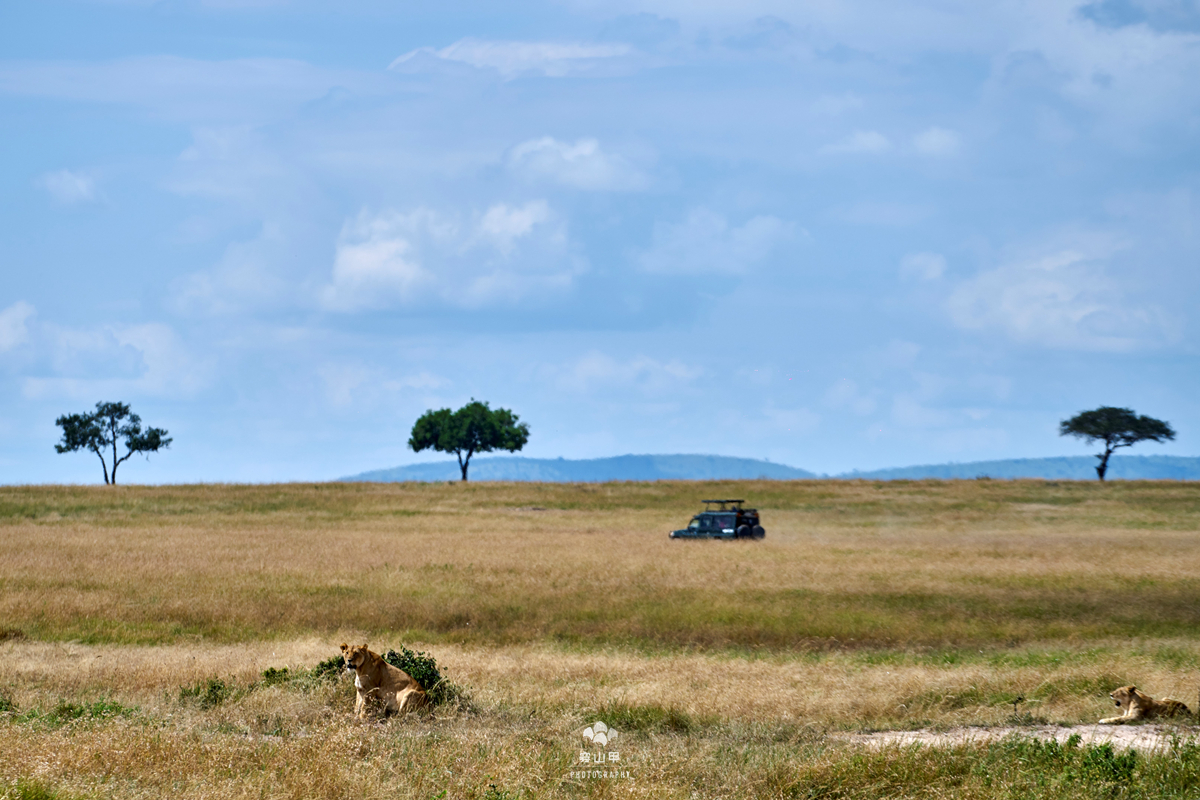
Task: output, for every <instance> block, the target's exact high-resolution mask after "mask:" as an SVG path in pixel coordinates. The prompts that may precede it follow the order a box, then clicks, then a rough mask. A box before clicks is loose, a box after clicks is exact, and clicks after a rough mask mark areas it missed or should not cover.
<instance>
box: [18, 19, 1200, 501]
mask: <svg viewBox="0 0 1200 800" xmlns="http://www.w3.org/2000/svg"><path fill="white" fill-rule="evenodd" d="M331 9H336V10H331ZM1196 75H1200V6H1198V5H1197V3H1196V2H1195V0H1099V1H1098V2H1090V3H1080V2H1078V0H1071V1H1069V2H1066V1H1063V0H1028V1H1026V0H997V1H996V2H976V1H971V2H957V1H956V0H927V1H921V2H907V3H895V2H892V1H891V0H839V1H837V2H834V1H833V0H821V1H818V2H805V3H800V2H774V1H773V0H741V1H740V2H736V3H734V2H722V1H721V0H689V2H682V0H615V1H612V0H610V2H604V3H600V2H594V1H593V0H559V1H558V2H549V1H548V2H540V3H539V2H529V3H521V4H513V3H495V2H488V3H484V2H478V3H470V2H464V3H445V2H442V3H422V2H412V3H403V4H400V3H384V2H369V1H368V0H343V2H340V3H337V4H334V3H317V2H305V1H304V0H296V1H295V2H289V1H288V0H164V1H163V2H153V1H152V0H128V1H126V2H122V0H106V1H101V0H97V1H96V2H58V1H57V0H45V1H44V2H37V3H5V4H3V5H2V6H0V213H2V214H3V218H4V220H5V224H4V225H3V226H0V274H2V275H3V281H2V282H0V483H29V482H81V483H82V482H98V481H100V480H101V475H100V469H99V464H97V463H96V459H95V457H94V456H90V455H85V454H72V455H58V454H56V453H55V452H54V447H53V446H54V443H55V442H56V441H58V438H59V431H58V429H57V428H56V427H55V425H54V420H55V418H56V417H58V416H59V415H60V414H63V413H67V412H74V411H84V410H87V409H89V408H91V407H92V406H93V405H94V404H95V403H96V402H97V401H100V400H123V401H125V402H128V403H130V404H131V405H132V406H133V408H134V410H135V411H137V412H139V413H140V414H141V416H142V417H143V420H144V421H145V422H146V423H148V424H151V425H156V426H159V427H165V428H167V429H169V430H170V432H171V434H172V436H173V437H174V439H175V442H174V444H173V445H172V447H171V449H170V450H169V451H166V452H164V453H161V454H158V455H155V456H153V457H152V458H151V461H150V463H149V464H147V463H145V462H144V461H142V460H140V459H134V460H132V461H130V462H128V463H127V464H125V465H123V466H122V468H121V473H120V475H119V477H120V479H122V480H123V481H127V482H180V481H274V480H309V479H315V480H320V479H328V478H335V477H338V476H341V475H346V474H350V473H355V472H360V471H363V470H367V469H376V468H382V467H390V466H395V465H398V464H403V463H411V462H415V461H424V460H431V459H437V458H441V456H438V455H436V454H434V455H429V454H419V455H418V454H414V453H412V452H411V451H408V450H406V447H405V442H406V440H407V438H408V433H409V430H410V429H411V426H412V423H413V421H414V420H415V419H416V418H417V416H419V415H420V414H421V413H422V412H423V411H425V410H426V409H429V408H440V407H445V406H449V407H458V406H459V405H461V404H463V403H465V402H467V401H468V400H469V399H470V398H472V397H475V398H479V399H486V400H488V401H490V402H491V403H492V405H493V406H497V405H498V406H503V407H506V408H511V409H513V410H514V411H515V412H516V413H518V414H519V415H520V416H521V419H522V420H524V421H527V422H528V423H529V425H530V428H531V431H532V433H531V437H530V442H529V445H528V446H527V447H526V449H525V451H524V454H525V455H529V456H534V457H558V456H564V457H567V458H591V457H601V456H609V455H619V454H624V453H716V454H723V455H732V456H743V457H751V458H769V459H771V460H773V461H779V462H784V463H787V464H791V465H794V466H798V467H803V468H806V469H810V470H814V471H817V472H827V473H836V472H841V471H845V470H850V469H854V468H859V469H872V468H879V467H887V466H899V465H907V464H918V463H934V462H942V461H971V460H980V459H996V458H1015V457H1037V456H1047V455H1076V454H1085V453H1088V452H1090V450H1089V449H1088V448H1087V447H1085V446H1084V445H1082V443H1079V442H1077V441H1076V440H1073V439H1060V438H1059V437H1058V436H1057V426H1058V422H1059V421H1060V420H1062V419H1064V418H1066V417H1068V416H1070V415H1072V414H1074V413H1076V412H1078V411H1082V410H1085V409H1088V408H1093V407H1096V406H1098V405H1119V406H1129V407H1132V408H1134V409H1135V410H1137V411H1138V412H1140V413H1144V414H1149V415H1151V416H1155V417H1159V418H1161V419H1166V420H1168V421H1170V422H1171V423H1172V424H1173V425H1174V426H1175V428H1176V429H1177V431H1178V432H1179V436H1178V439H1177V441H1176V442H1174V443H1171V444H1168V445H1165V446H1160V445H1153V444H1151V445H1143V446H1140V447H1138V448H1135V449H1134V450H1133V452H1134V453H1138V452H1142V453H1164V454H1184V455H1193V454H1196V453H1200V448H1197V447H1196V445H1195V444H1194V437H1195V436H1196V435H1197V434H1198V432H1200V424H1198V423H1200V399H1198V398H1200V391H1198V390H1200V371H1198V370H1197V369H1196V353H1197V345H1198V344H1200V339H1198V334H1197V331H1196V327H1195V324H1194V318H1195V314H1194V309H1195V308H1196V303H1197V300H1198V299H1200V271H1198V270H1197V256H1198V255H1200V196H1198V195H1197V190H1198V188H1200V159H1198V155H1200V147H1198V145H1197V143H1198V142H1200V82H1197V81H1196V80H1195V76H1196Z"/></svg>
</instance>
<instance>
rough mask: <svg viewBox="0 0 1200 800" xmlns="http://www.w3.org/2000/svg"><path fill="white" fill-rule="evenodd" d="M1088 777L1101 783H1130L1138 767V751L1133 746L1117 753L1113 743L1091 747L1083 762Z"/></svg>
mask: <svg viewBox="0 0 1200 800" xmlns="http://www.w3.org/2000/svg"><path fill="white" fill-rule="evenodd" d="M1081 766H1082V768H1083V772H1084V774H1085V775H1087V776H1088V777H1090V778H1092V779H1093V780H1095V781H1099V782H1101V783H1129V781H1130V780H1131V779H1132V778H1133V771H1134V769H1135V768H1136V767H1137V752H1136V751H1134V750H1133V749H1132V748H1130V749H1129V750H1126V751H1125V752H1124V753H1122V754H1120V755H1117V754H1116V753H1115V752H1114V751H1113V747H1112V745H1111V744H1108V743H1107V742H1105V743H1104V744H1102V745H1100V746H1099V747H1089V748H1088V749H1087V750H1086V751H1085V752H1084V754H1083V762H1082V764H1081Z"/></svg>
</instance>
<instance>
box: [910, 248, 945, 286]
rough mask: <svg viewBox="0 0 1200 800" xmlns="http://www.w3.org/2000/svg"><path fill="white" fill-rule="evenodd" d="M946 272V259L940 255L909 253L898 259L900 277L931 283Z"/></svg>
mask: <svg viewBox="0 0 1200 800" xmlns="http://www.w3.org/2000/svg"><path fill="white" fill-rule="evenodd" d="M945 272H946V257H945V256H943V255H941V254H940V253H909V254H908V255H906V256H905V257H904V258H902V259H900V277H901V278H905V279H906V280H921V281H933V280H937V279H938V278H940V277H942V275H943V274H944V273H945Z"/></svg>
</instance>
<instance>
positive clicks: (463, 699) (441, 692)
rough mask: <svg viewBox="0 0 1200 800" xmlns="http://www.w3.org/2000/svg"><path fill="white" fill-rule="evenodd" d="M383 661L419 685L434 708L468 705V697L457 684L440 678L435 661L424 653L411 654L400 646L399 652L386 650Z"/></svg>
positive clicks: (440, 674) (439, 671)
mask: <svg viewBox="0 0 1200 800" xmlns="http://www.w3.org/2000/svg"><path fill="white" fill-rule="evenodd" d="M383 660H384V661H386V662H387V663H389V664H391V665H392V666H393V667H398V668H400V669H402V670H404V671H405V672H407V673H408V674H409V675H410V676H411V677H412V678H413V680H415V681H416V682H417V683H419V684H421V686H422V687H423V688H424V689H425V693H426V694H428V695H429V702H430V703H432V704H433V705H435V706H440V705H445V704H448V703H454V704H457V705H460V706H465V705H469V704H470V697H469V696H468V695H467V693H466V691H465V690H464V689H463V688H462V687H461V686H458V685H457V684H454V683H451V682H450V681H448V680H446V679H445V678H444V677H442V672H441V670H440V669H439V668H438V665H437V661H436V660H435V659H434V657H433V656H431V655H429V654H428V653H424V652H420V651H417V652H413V651H412V650H409V649H408V648H407V647H405V646H404V645H400V652H398V653H397V652H396V651H395V650H388V651H387V654H386V655H384V657H383Z"/></svg>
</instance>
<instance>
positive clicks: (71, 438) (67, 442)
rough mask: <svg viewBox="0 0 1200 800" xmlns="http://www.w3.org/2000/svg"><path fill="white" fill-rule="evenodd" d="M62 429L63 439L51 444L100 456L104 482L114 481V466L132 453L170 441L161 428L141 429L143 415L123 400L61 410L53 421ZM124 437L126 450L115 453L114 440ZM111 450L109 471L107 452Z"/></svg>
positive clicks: (149, 450)
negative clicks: (80, 410) (71, 411)
mask: <svg viewBox="0 0 1200 800" xmlns="http://www.w3.org/2000/svg"><path fill="white" fill-rule="evenodd" d="M54 424H55V425H58V426H59V427H60V428H62V430H63V438H62V441H61V442H60V443H58V444H56V445H54V449H55V450H57V451H58V452H60V453H73V452H75V451H76V450H91V451H92V452H93V453H95V454H96V455H97V456H99V457H100V466H101V467H103V468H104V483H105V484H106V485H107V484H111V485H113V486H115V485H116V483H117V467H119V466H120V465H121V463H122V462H124V461H126V460H128V459H129V457H130V456H131V455H133V454H134V453H156V452H158V450H159V449H160V448H165V447H167V446H169V445H170V444H171V439H170V438H169V437H168V436H167V432H166V431H165V430H163V429H162V428H147V429H146V430H144V431H143V430H142V418H141V417H139V416H138V415H137V414H134V413H131V412H130V410H129V406H127V405H125V404H124V403H96V410H95V411H93V412H85V413H83V414H64V415H63V416H61V417H59V418H58V419H56V420H55V421H54ZM122 439H124V444H125V447H126V448H127V452H126V453H125V455H123V456H119V457H118V451H117V443H118V442H120V441H121V440H122ZM110 449H111V450H112V472H111V473H110V472H109V469H108V460H107V459H106V457H105V456H106V454H107V452H108V451H109V450H110Z"/></svg>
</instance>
